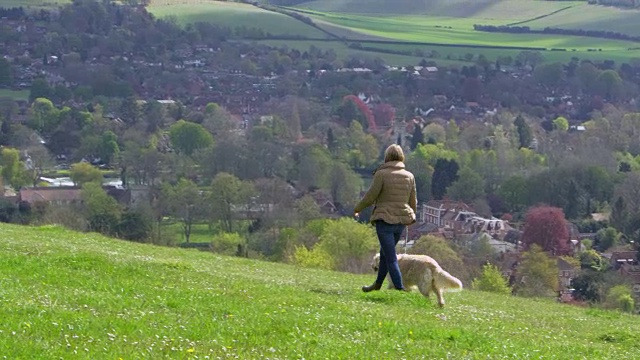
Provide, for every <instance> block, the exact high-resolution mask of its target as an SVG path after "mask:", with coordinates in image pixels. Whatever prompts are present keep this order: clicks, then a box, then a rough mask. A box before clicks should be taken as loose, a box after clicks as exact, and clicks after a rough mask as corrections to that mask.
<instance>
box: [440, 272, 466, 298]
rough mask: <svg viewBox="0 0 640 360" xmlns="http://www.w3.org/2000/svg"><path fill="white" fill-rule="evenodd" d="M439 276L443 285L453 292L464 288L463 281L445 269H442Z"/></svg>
mask: <svg viewBox="0 0 640 360" xmlns="http://www.w3.org/2000/svg"><path fill="white" fill-rule="evenodd" d="M438 277H440V281H441V286H442V287H443V288H444V289H446V290H447V291H449V292H452V291H461V290H462V281H460V279H458V278H457V277H455V276H453V275H451V274H449V273H448V272H446V271H445V270H443V269H440V271H439V272H438Z"/></svg>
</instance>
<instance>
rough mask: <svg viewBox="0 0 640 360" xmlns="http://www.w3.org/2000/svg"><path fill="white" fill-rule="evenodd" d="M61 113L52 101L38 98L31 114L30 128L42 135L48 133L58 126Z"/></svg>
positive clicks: (32, 106)
mask: <svg viewBox="0 0 640 360" xmlns="http://www.w3.org/2000/svg"><path fill="white" fill-rule="evenodd" d="M58 120H59V111H58V109H56V107H55V106H54V105H53V103H52V102H51V100H49V99H46V98H37V99H35V101H34V102H33V104H32V105H31V109H30V112H29V126H30V127H31V128H32V129H34V130H36V131H39V132H41V133H48V132H50V131H52V130H53V129H55V127H56V126H58Z"/></svg>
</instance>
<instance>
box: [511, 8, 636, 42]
mask: <svg viewBox="0 0 640 360" xmlns="http://www.w3.org/2000/svg"><path fill="white" fill-rule="evenodd" d="M639 23H640V10H629V9H625V10H623V9H619V8H614V7H609V6H594V5H587V4H582V5H578V6H574V7H572V8H570V9H567V10H565V11H562V12H560V13H557V14H554V15H550V16H548V17H545V18H542V19H538V20H534V21H530V22H526V23H523V24H522V25H526V26H529V27H531V28H540V29H541V28H545V27H557V28H563V29H584V30H607V31H614V32H619V33H623V34H628V35H634V36H640V26H638V24H639Z"/></svg>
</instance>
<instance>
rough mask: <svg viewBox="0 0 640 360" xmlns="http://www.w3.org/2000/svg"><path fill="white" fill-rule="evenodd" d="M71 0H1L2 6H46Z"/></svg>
mask: <svg viewBox="0 0 640 360" xmlns="http://www.w3.org/2000/svg"><path fill="white" fill-rule="evenodd" d="M70 2H71V0H0V7H4V8H11V7H20V6H22V7H26V8H29V7H35V8H45V7H52V6H57V5H60V4H66V3H70Z"/></svg>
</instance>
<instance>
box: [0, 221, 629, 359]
mask: <svg viewBox="0 0 640 360" xmlns="http://www.w3.org/2000/svg"><path fill="white" fill-rule="evenodd" d="M0 247H1V248H2V249H3V250H2V252H0V275H1V276H0V355H1V356H3V357H6V358H9V359H55V358H73V359H119V358H122V359H138V358H149V359H161V358H166V359H192V358H196V357H197V358H199V359H204V358H240V359H262V358H271V359H285V358H291V359H293V358H295V359H299V358H305V359H371V358H386V359H401V358H406V359H421V358H422V359H445V358H448V359H499V358H500V359H502V358H505V359H506V358H509V359H533V358H535V359H612V358H634V357H635V356H637V354H638V353H639V352H640V343H638V342H637V334H638V332H639V331H640V322H638V317H637V316H630V315H624V314H621V313H617V312H609V311H601V310H594V309H584V308H577V307H570V306H566V305H561V304H557V303H555V302H553V301H552V300H531V299H522V298H515V297H509V296H498V295H493V294H488V293H481V292H474V291H469V290H464V291H462V292H460V293H450V294H447V296H446V299H447V307H446V308H445V309H439V308H437V307H436V306H435V301H434V299H429V300H426V299H424V298H423V297H422V296H420V295H419V294H417V293H412V294H401V293H397V292H393V291H380V292H376V293H371V294H364V293H362V292H361V291H360V290H359V286H360V285H362V284H366V283H368V282H370V281H371V280H372V279H373V274H368V275H352V274H346V273H337V272H328V271H318V270H309V269H299V268H296V267H293V266H289V265H284V264H275V263H267V262H260V261H253V260H248V259H242V258H235V257H222V256H217V255H214V254H211V253H204V252H199V251H195V250H182V249H176V248H162V247H155V246H150V245H144V244H135V243H130V242H125V241H119V240H112V239H107V238H104V237H102V236H99V235H96V234H81V233H74V232H70V231H67V230H64V229H62V228H59V227H51V226H48V227H40V228H27V227H19V226H14V225H6V224H0Z"/></svg>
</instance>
